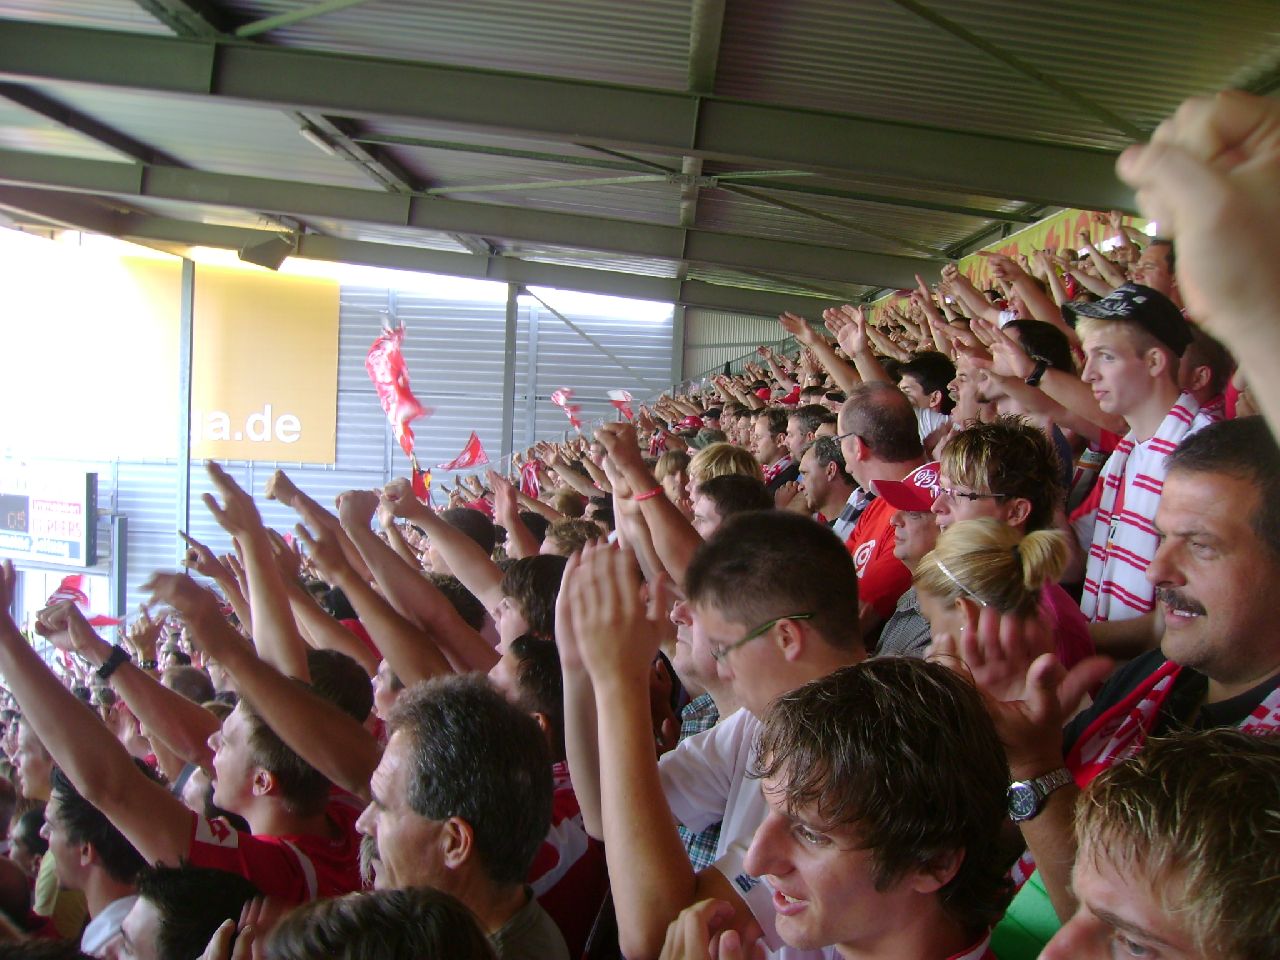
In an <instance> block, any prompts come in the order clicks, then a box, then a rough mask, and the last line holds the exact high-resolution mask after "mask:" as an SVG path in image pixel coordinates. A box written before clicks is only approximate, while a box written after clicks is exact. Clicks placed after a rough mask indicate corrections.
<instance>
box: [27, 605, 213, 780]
mask: <svg viewBox="0 0 1280 960" xmlns="http://www.w3.org/2000/svg"><path fill="white" fill-rule="evenodd" d="M65 606H66V603H63V604H55V605H54V606H53V607H50V608H49V610H48V611H46V612H45V613H44V614H42V622H44V623H45V624H47V626H48V627H49V630H48V634H47V635H48V638H49V640H50V641H51V642H52V643H53V644H54V645H55V646H57V647H58V648H59V649H63V650H70V651H72V652H74V653H76V654H78V655H79V656H80V657H82V658H83V659H84V660H85V661H87V662H88V663H89V665H90V666H91V667H93V668H94V669H95V670H96V669H98V668H100V667H101V666H102V665H103V664H104V663H106V662H107V658H108V657H110V656H111V651H112V646H111V644H109V643H107V641H105V640H103V639H102V638H101V637H100V636H98V634H97V633H95V632H94V630H93V628H92V627H90V626H89V624H88V623H86V622H85V620H84V618H83V617H80V616H72V615H71V613H70V611H68V610H65V609H63V608H64V607H65ZM107 682H108V683H109V684H111V689H113V690H114V691H115V692H116V693H118V694H119V695H120V698H121V699H122V700H124V702H125V704H126V705H127V706H128V707H129V709H130V710H131V711H132V712H133V715H134V716H135V717H137V718H138V722H139V723H141V724H142V726H143V727H145V728H146V729H147V731H148V732H149V733H150V734H152V735H154V736H157V737H159V738H160V740H161V741H163V743H164V745H165V746H167V747H168V748H169V750H171V751H172V752H173V753H175V754H177V755H178V757H180V758H181V759H182V760H185V761H186V762H188V763H194V764H197V765H199V766H201V767H203V768H204V769H206V770H208V769H211V768H212V763H213V750H212V749H210V747H209V738H210V737H211V736H213V734H215V733H217V732H218V728H219V727H220V726H221V724H220V723H219V721H218V718H217V717H216V716H214V715H213V714H212V713H210V712H209V711H208V710H206V709H205V708H204V707H202V706H200V704H198V703H192V702H191V701H190V700H188V699H187V698H186V697H184V696H183V695H182V694H180V693H176V692H174V691H173V690H170V689H169V688H168V687H166V686H164V685H163V684H161V683H160V681H159V680H158V679H157V678H156V677H155V676H153V675H151V674H150V673H148V672H147V671H145V670H142V669H141V668H140V667H138V666H137V665H136V664H135V663H134V662H133V661H129V660H126V661H123V662H121V663H120V664H119V666H117V667H116V668H115V669H114V670H113V671H112V673H111V676H110V677H109V678H108V680H107Z"/></svg>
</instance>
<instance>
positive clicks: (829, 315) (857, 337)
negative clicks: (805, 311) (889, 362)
mask: <svg viewBox="0 0 1280 960" xmlns="http://www.w3.org/2000/svg"><path fill="white" fill-rule="evenodd" d="M822 316H823V318H824V319H825V320H826V324H827V329H828V330H830V331H831V334H832V336H834V337H835V338H836V342H837V343H838V344H840V348H841V349H842V350H844V352H845V353H847V354H848V355H849V356H850V357H852V358H853V362H854V364H855V365H856V366H857V368H858V378H859V379H860V380H864V381H866V382H868V383H873V382H876V381H879V382H882V383H889V382H890V380H889V374H888V373H886V372H885V369H884V365H883V364H882V363H881V362H880V359H879V357H877V356H876V355H875V353H874V352H873V351H872V349H871V342H870V332H871V331H870V330H869V329H868V327H867V314H866V311H865V310H863V309H862V307H854V306H850V305H849V304H845V305H844V306H842V307H841V308H840V309H839V310H828V311H827V312H826V313H824V314H823V315H822Z"/></svg>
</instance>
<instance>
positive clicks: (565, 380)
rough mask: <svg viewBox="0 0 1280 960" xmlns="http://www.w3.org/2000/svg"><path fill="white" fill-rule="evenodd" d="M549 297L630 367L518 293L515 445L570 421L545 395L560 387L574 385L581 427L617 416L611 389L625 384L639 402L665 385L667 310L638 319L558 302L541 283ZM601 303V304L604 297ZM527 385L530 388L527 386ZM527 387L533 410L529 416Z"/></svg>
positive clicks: (557, 431)
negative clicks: (531, 344)
mask: <svg viewBox="0 0 1280 960" xmlns="http://www.w3.org/2000/svg"><path fill="white" fill-rule="evenodd" d="M539 296H542V297H543V298H544V299H546V300H547V302H548V303H549V304H550V305H551V306H553V307H555V308H556V309H557V310H558V311H559V312H560V313H562V314H563V315H564V316H565V317H566V318H568V319H569V320H570V321H572V322H573V323H574V325H576V326H577V327H579V328H580V329H581V330H582V331H583V332H585V333H586V334H587V335H589V336H590V337H592V338H594V339H595V340H597V341H598V342H599V343H601V344H602V345H603V346H605V347H606V348H607V349H608V350H609V351H610V352H611V353H613V354H614V356H616V357H617V358H618V360H621V361H622V362H623V363H625V364H626V365H627V367H630V368H631V371H633V372H629V371H627V370H625V369H623V368H622V367H620V366H619V365H618V363H617V362H615V361H614V360H613V359H612V358H610V357H609V356H607V355H606V354H604V353H603V352H602V351H601V350H600V349H599V348H597V347H596V346H594V345H593V344H591V343H589V342H588V341H587V340H585V339H583V337H582V336H581V335H579V334H578V333H576V332H575V331H573V330H572V329H570V328H569V327H568V326H566V325H565V324H564V323H563V322H562V321H561V320H560V319H559V318H558V317H556V316H555V314H553V313H551V312H550V311H549V310H547V309H546V308H545V307H544V306H542V304H540V303H538V302H537V301H536V300H533V299H532V298H525V297H522V298H521V311H520V331H519V333H520V336H519V338H518V344H517V356H518V358H519V364H520V366H518V367H517V371H518V375H519V376H520V379H518V380H517V400H516V428H515V447H516V449H522V448H523V447H525V446H527V445H528V444H530V443H532V442H533V441H534V440H538V439H548V438H559V437H561V436H563V435H564V432H565V431H566V430H569V431H570V432H571V433H572V432H573V431H572V428H571V427H570V425H569V421H568V419H567V418H566V417H565V415H564V413H563V412H562V411H561V410H560V408H558V407H557V406H556V405H555V404H553V403H552V402H551V401H550V396H551V393H552V392H553V391H555V390H557V389H559V388H560V387H568V388H570V389H571V390H573V392H574V396H573V401H572V402H573V403H575V404H577V405H579V406H580V407H581V408H582V411H581V413H580V414H579V418H580V419H581V420H582V421H583V423H584V425H586V426H585V427H584V429H589V426H590V424H591V423H592V422H593V421H597V420H612V419H616V417H617V415H618V414H617V411H616V410H615V409H614V408H613V407H612V406H611V405H610V404H609V397H608V391H610V390H627V391H629V392H630V393H631V395H632V396H634V397H635V398H636V401H637V402H640V401H642V400H644V399H646V398H648V397H650V396H652V395H654V394H656V393H658V392H660V391H661V390H663V389H665V388H666V387H668V386H670V381H671V331H672V316H671V314H670V313H669V312H668V313H667V314H666V315H665V317H663V318H662V319H658V320H642V319H636V318H624V317H618V316H608V315H605V314H603V313H584V312H579V311H574V310H572V309H561V307H560V306H559V305H557V303H556V299H555V294H554V292H550V293H547V292H543V291H539ZM601 306H604V301H602V303H601ZM535 325H536V331H537V351H536V353H537V356H536V367H535V368H534V370H533V376H532V377H530V374H529V370H530V365H529V359H530V347H529V337H530V335H531V333H530V331H531V330H533V329H534V328H535ZM530 386H531V387H532V389H531V390H530V389H529V388H530ZM530 393H532V395H533V400H532V413H533V415H532V417H531V418H530V417H529V408H530V400H529V394H530Z"/></svg>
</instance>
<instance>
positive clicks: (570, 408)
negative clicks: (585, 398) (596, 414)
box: [551, 387, 582, 430]
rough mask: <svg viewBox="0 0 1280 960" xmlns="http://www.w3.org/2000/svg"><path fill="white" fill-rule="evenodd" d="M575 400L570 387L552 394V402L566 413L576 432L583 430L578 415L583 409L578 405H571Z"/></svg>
mask: <svg viewBox="0 0 1280 960" xmlns="http://www.w3.org/2000/svg"><path fill="white" fill-rule="evenodd" d="M572 398H573V391H572V390H570V389H569V388H568V387H561V388H560V389H559V390H557V391H556V392H555V393H553V394H551V402H552V403H554V404H555V405H556V406H557V407H559V408H560V409H561V410H563V411H564V415H565V416H566V417H568V418H569V423H570V424H571V425H572V426H573V429H575V430H581V429H582V421H581V420H579V419H578V414H579V413H580V412H581V411H582V407H580V406H578V405H577V404H576V403H570V402H569V401H570V400H571V399H572Z"/></svg>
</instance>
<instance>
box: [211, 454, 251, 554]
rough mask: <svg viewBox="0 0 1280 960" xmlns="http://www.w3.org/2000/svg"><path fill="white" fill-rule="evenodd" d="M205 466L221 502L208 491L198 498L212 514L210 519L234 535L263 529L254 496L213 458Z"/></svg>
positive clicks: (245, 535)
mask: <svg viewBox="0 0 1280 960" xmlns="http://www.w3.org/2000/svg"><path fill="white" fill-rule="evenodd" d="M205 469H206V470H207V471H208V472H209V479H210V480H212V481H213V485H214V486H215V487H216V488H217V489H218V493H220V494H221V495H222V505H221V506H219V505H218V501H217V500H216V499H214V496H213V494H210V493H206V494H204V495H202V496H201V498H200V499H201V500H203V501H204V505H205V506H206V507H208V508H209V512H210V513H211V514H213V519H215V520H217V521H218V526H220V527H222V529H223V530H225V531H227V533H229V534H231V536H233V537H251V536H254V535H255V534H257V533H259V532H260V531H261V530H262V529H263V526H262V515H261V514H260V513H258V507H257V504H255V503H254V502H253V497H251V496H249V494H247V493H245V491H244V490H242V489H241V488H240V485H239V484H238V483H236V482H235V480H233V479H232V478H231V475H230V474H229V473H227V471H225V470H223V469H222V467H221V466H219V465H218V464H217V463H215V462H214V461H212V460H209V461H207V462H206V463H205Z"/></svg>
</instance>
